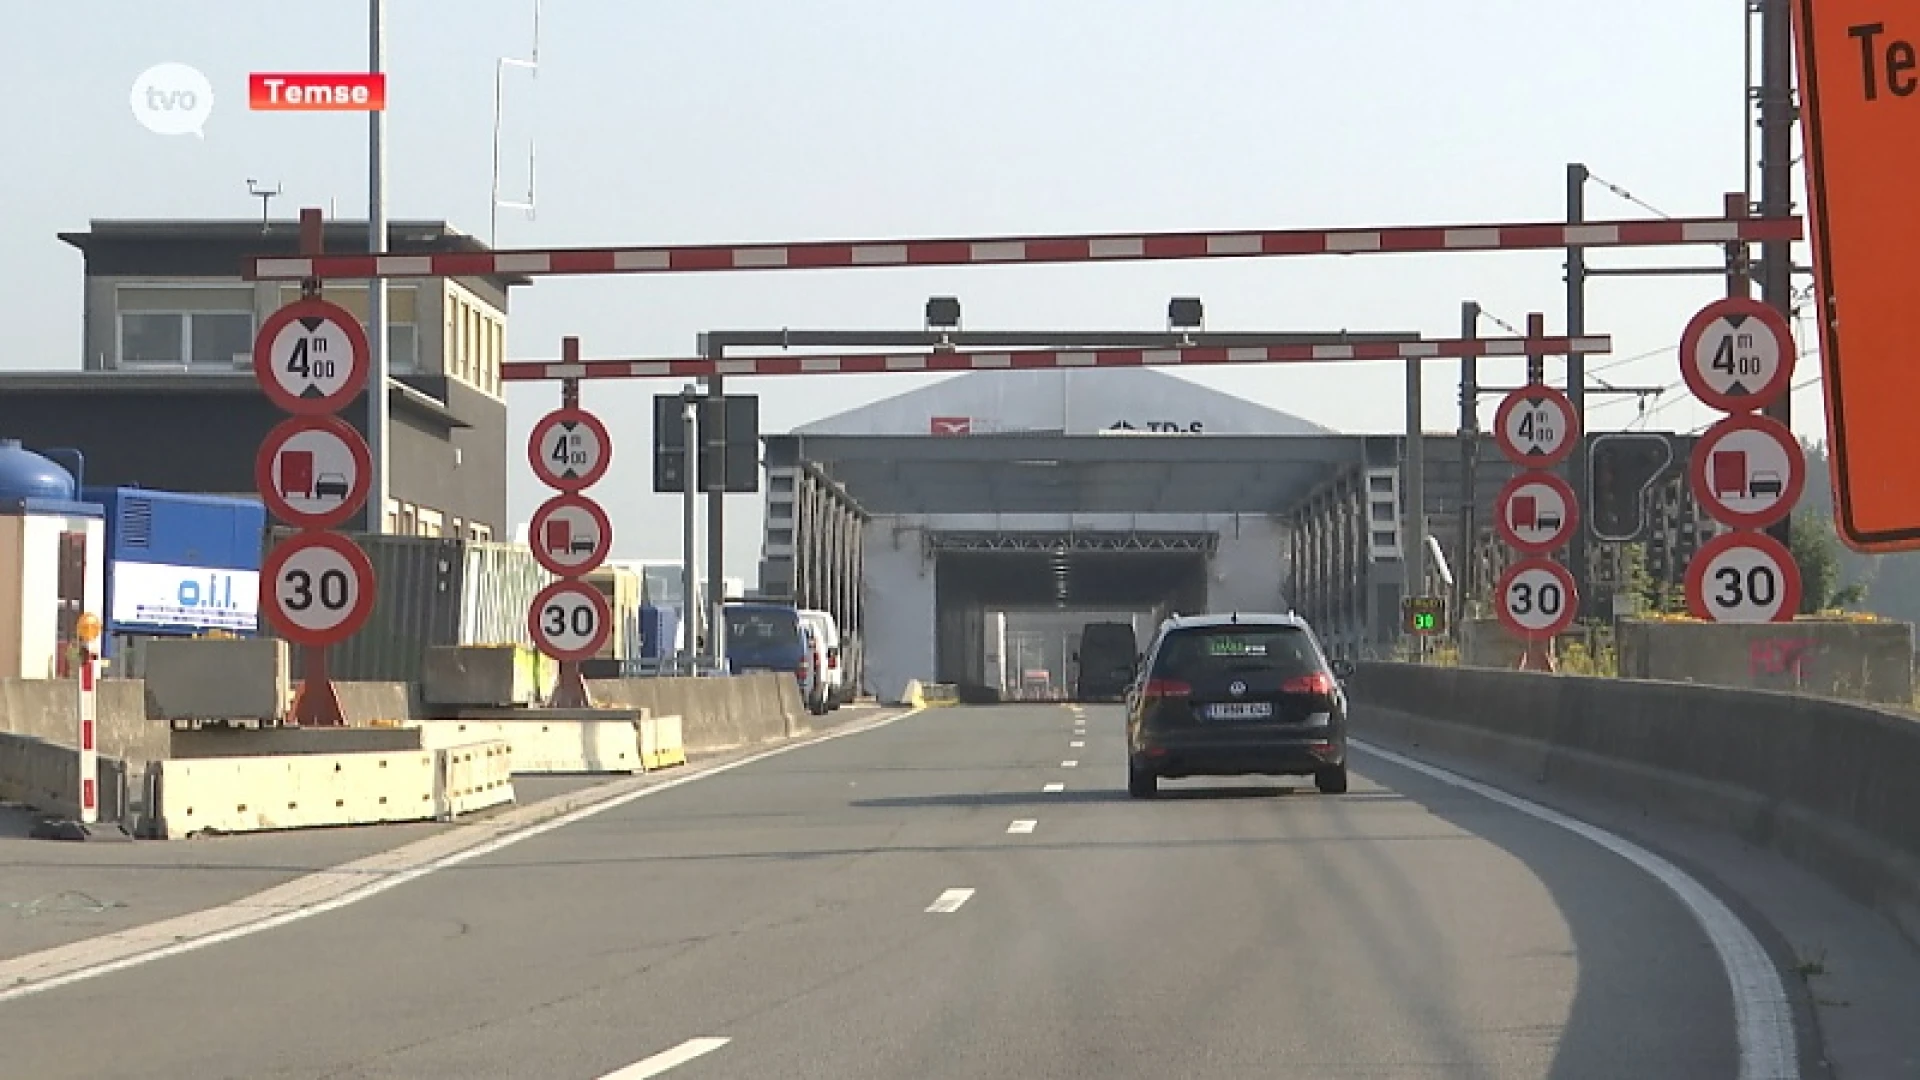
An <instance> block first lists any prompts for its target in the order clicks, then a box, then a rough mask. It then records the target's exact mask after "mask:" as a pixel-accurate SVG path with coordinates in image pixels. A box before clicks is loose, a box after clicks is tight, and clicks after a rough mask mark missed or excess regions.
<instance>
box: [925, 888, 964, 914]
mask: <svg viewBox="0 0 1920 1080" xmlns="http://www.w3.org/2000/svg"><path fill="white" fill-rule="evenodd" d="M971 899H973V890H972V889H948V890H947V891H946V892H943V893H941V894H940V895H939V897H938V898H936V899H935V900H934V902H933V903H931V904H929V905H927V914H929V915H951V914H953V913H954V912H956V911H959V910H960V905H962V904H964V903H966V902H967V901H968V900H971Z"/></svg>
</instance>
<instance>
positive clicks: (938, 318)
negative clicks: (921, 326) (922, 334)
mask: <svg viewBox="0 0 1920 1080" xmlns="http://www.w3.org/2000/svg"><path fill="white" fill-rule="evenodd" d="M927 329H929V330H958V329H960V298H959V297H957V296H930V297H928V298H927Z"/></svg>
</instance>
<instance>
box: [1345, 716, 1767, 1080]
mask: <svg viewBox="0 0 1920 1080" xmlns="http://www.w3.org/2000/svg"><path fill="white" fill-rule="evenodd" d="M1347 744H1348V745H1349V746H1352V747H1354V748H1355V749H1358V750H1361V751H1364V752H1366V753H1369V754H1372V755H1373V756H1375V757H1377V758H1380V759H1381V760H1383V761H1389V762H1392V763H1393V764H1395V765H1398V766H1400V767H1401V768H1403V769H1412V770H1413V771H1414V772H1417V773H1421V774H1423V775H1426V776H1430V777H1432V778H1433V779H1435V780H1438V781H1440V782H1441V783H1444V784H1450V785H1452V786H1454V787H1457V788H1461V789H1462V790H1465V791H1471V792H1473V793H1474V794H1475V795H1478V796H1480V797H1481V798H1483V799H1489V800H1491V801H1493V802H1497V803H1499V804H1500V805H1502V806H1504V807H1507V808H1508V809H1510V810H1518V811H1520V812H1521V813H1523V814H1526V815H1527V816H1528V817H1532V818H1536V819H1538V820H1540V821H1544V822H1546V823H1548V824H1549V825H1556V826H1558V827H1560V828H1562V829H1565V830H1566V831H1568V832H1570V833H1573V834H1574V835H1576V836H1581V837H1584V838H1586V839H1588V840H1591V841H1593V842H1594V843H1595V844H1598V845H1600V846H1601V847H1603V848H1605V849H1606V850H1608V851H1611V852H1613V853H1614V854H1615V855H1618V856H1620V857H1621V858H1623V859H1625V860H1627V861H1628V862H1630V863H1632V864H1633V865H1635V866H1637V867H1639V868H1640V869H1641V870H1643V871H1645V872H1646V873H1647V874H1649V875H1651V876H1652V877H1653V878H1654V879H1655V880H1657V881H1659V882H1660V884H1662V885H1665V886H1666V887H1667V889H1668V890H1669V891H1671V892H1672V893H1673V894H1674V896H1676V897H1678V898H1679V900H1680V903H1681V904H1682V905H1684V906H1685V907H1686V909H1687V910H1688V911H1689V912H1690V913H1692V915H1693V917H1694V920H1695V921H1696V922H1698V923H1699V924H1700V929H1701V930H1703V931H1705V932H1706V935H1707V940H1708V941H1710V942H1712V943H1713V949H1714V951H1715V952H1717V953H1719V954H1720V966H1721V967H1722V968H1724V969H1726V974H1727V985H1728V986H1729V987H1731V988H1732V990H1733V1027H1734V1036H1735V1038H1736V1039H1737V1041H1738V1042H1739V1044H1740V1080H1799V1077H1800V1057H1799V1052H1798V1050H1797V1049H1796V1047H1795V1039H1794V1032H1793V1005H1792V1003H1791V1002H1790V1001H1789V1000H1788V998H1787V990H1786V987H1785V986H1784V985H1783V984H1782V983H1781V981H1780V972H1779V970H1778V969H1776V968H1775V967H1774V965H1773V961H1772V959H1770V958H1769V957H1768V956H1767V952H1766V950H1765V949H1764V948H1762V947H1761V945H1760V941H1759V939H1758V938H1756V937H1754V936H1753V931H1751V930H1748V929H1747V927H1746V924H1745V923H1742V922H1741V921H1740V917H1739V916H1738V915H1735V914H1734V913H1733V911H1732V909H1730V908H1728V907H1727V905H1726V904H1724V903H1722V902H1721V900H1720V898H1719V897H1717V896H1715V895H1714V894H1713V892H1712V891H1711V890H1709V889H1708V888H1707V887H1706V886H1704V885H1702V884H1700V883H1699V882H1698V881H1695V880H1694V879H1693V878H1692V877H1690V876H1688V874H1687V873H1686V871H1684V870H1682V869H1680V868H1679V867H1677V866H1675V865H1673V864H1672V863H1670V862H1668V861H1667V860H1665V859H1663V858H1661V857H1660V856H1658V855H1655V854H1654V853H1653V852H1651V851H1648V850H1647V849H1646V848H1643V847H1641V846H1640V845H1638V844H1635V843H1634V842H1633V841H1631V840H1627V839H1625V838H1624V837H1620V836H1617V835H1615V834H1613V833H1610V832H1608V831H1607V830H1605V829H1602V828H1600V827H1599V826H1597V825H1589V824H1587V823H1586V822H1584V821H1581V820H1579V819H1578V818H1573V817H1568V816H1567V815H1566V814H1563V813H1561V812H1560V811H1558V810H1554V809H1551V808H1549V807H1545V806H1542V805H1540V804H1539V803H1536V802H1533V801H1531V800H1528V799H1523V798H1521V797H1520V796H1518V795H1509V794H1508V793H1506V792H1504V791H1501V790H1500V789H1499V788H1496V787H1491V786H1489V785H1487V784H1483V783H1480V782H1479V781H1478V780H1470V779H1468V778H1467V777H1464V776H1461V775H1460V774H1458V773H1455V772H1452V771H1449V770H1447V769H1443V768H1440V767H1439V766H1437V765H1429V764H1427V763H1426V762H1424V761H1416V760H1414V759H1413V758H1410V757H1407V756H1405V755H1404V754H1396V753H1394V752H1393V751H1391V750H1385V749H1382V748H1380V747H1377V746H1373V745H1371V744H1368V743H1363V742H1361V741H1360V740H1358V739H1349V740H1348V742H1347Z"/></svg>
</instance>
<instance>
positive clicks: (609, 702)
mask: <svg viewBox="0 0 1920 1080" xmlns="http://www.w3.org/2000/svg"><path fill="white" fill-rule="evenodd" d="M587 692H588V693H589V694H591V695H592V697H593V701H594V703H595V704H596V705H605V706H610V707H615V708H626V709H639V710H642V711H643V712H645V713H646V714H647V715H649V716H678V717H679V718H680V723H681V738H682V745H683V747H684V749H685V751H686V752H688V753H710V752H713V751H719V750H732V749H735V748H737V747H742V746H755V745H758V744H760V743H764V742H772V741H774V740H776V739H784V738H791V737H792V736H795V735H802V734H805V733H806V732H807V731H808V730H810V728H809V725H808V720H809V719H810V717H809V716H808V713H807V710H806V706H805V704H804V703H803V702H802V701H801V700H800V688H799V685H798V684H797V683H796V682H795V681H794V680H793V679H792V678H791V677H789V676H786V675H737V676H733V677H730V678H712V679H690V678H656V679H589V680H588V681H587Z"/></svg>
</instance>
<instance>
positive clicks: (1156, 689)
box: [1140, 679, 1193, 698]
mask: <svg viewBox="0 0 1920 1080" xmlns="http://www.w3.org/2000/svg"><path fill="white" fill-rule="evenodd" d="M1191 693H1193V687H1191V686H1189V685H1187V684H1186V683H1183V682H1181V681H1180V680H1178V679H1148V680H1147V685H1145V686H1143V687H1141V688H1140V696H1141V697H1150V698H1160V697H1186V696H1188V695H1189V694H1191Z"/></svg>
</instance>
